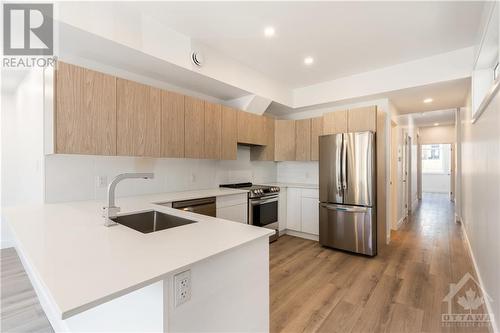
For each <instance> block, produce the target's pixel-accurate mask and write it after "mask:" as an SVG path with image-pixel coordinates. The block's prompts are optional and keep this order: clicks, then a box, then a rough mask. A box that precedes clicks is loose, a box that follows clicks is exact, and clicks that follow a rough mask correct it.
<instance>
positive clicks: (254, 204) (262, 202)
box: [250, 197, 279, 206]
mask: <svg viewBox="0 0 500 333" xmlns="http://www.w3.org/2000/svg"><path fill="white" fill-rule="evenodd" d="M278 200H279V199H278V197H274V198H270V199H258V200H255V199H252V201H250V204H251V205H252V206H256V205H260V204H265V203H270V202H276V201H278Z"/></svg>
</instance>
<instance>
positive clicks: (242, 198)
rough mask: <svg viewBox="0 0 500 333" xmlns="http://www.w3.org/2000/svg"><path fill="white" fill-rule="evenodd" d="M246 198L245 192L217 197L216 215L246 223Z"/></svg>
mask: <svg viewBox="0 0 500 333" xmlns="http://www.w3.org/2000/svg"><path fill="white" fill-rule="evenodd" d="M247 198H248V197H247V194H246V193H243V194H235V195H226V196H220V197H217V199H216V205H217V217H218V218H221V219H226V220H230V221H235V222H240V223H248V206H247V200H248V199H247Z"/></svg>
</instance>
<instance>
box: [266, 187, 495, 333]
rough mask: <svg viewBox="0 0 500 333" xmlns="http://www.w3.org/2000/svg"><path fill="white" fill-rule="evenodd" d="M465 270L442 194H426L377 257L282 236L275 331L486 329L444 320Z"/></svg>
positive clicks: (275, 261) (274, 276) (275, 274)
mask: <svg viewBox="0 0 500 333" xmlns="http://www.w3.org/2000/svg"><path fill="white" fill-rule="evenodd" d="M467 272H470V273H472V274H473V275H474V276H475V274H474V268H473V265H472V261H471V258H470V255H469V253H468V249H467V247H466V243H465V242H464V235H463V232H462V229H461V227H460V225H458V224H456V223H455V222H454V213H453V205H452V203H450V201H449V200H448V197H447V196H445V195H439V194H437V195H432V194H428V195H425V196H424V198H423V201H422V203H421V204H420V207H419V208H418V209H417V210H416V212H415V214H414V215H413V216H412V217H411V218H410V221H409V222H407V223H406V224H405V225H404V226H403V227H402V228H401V229H400V230H399V231H397V232H395V233H394V234H393V235H392V241H391V245H390V246H389V247H388V248H387V249H386V250H384V251H383V253H379V255H378V256H377V257H375V258H367V257H362V256H358V255H352V254H348V253H344V252H340V251H336V250H331V249H327V248H323V247H321V246H320V245H319V244H318V243H317V242H313V241H309V240H304V239H301V238H296V237H291V236H283V237H281V238H280V239H279V240H277V241H276V242H274V243H272V244H271V249H270V280H271V285H270V292H271V307H270V308H271V319H270V321H271V332H290V333H293V332H487V331H488V330H489V328H488V327H481V328H477V327H476V328H471V327H467V328H464V327H457V326H454V327H443V325H442V323H441V314H442V313H445V312H446V310H447V307H446V303H443V302H442V301H443V298H444V297H445V296H446V294H447V293H448V292H449V284H450V283H457V282H458V281H459V280H460V279H461V278H462V276H463V275H464V274H465V273H467ZM480 309H481V308H480ZM482 311H483V312H484V311H486V310H485V309H484V308H482ZM453 313H456V312H453Z"/></svg>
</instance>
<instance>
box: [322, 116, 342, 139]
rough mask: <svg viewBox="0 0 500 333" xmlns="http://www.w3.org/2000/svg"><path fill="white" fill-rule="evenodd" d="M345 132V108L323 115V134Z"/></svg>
mask: <svg viewBox="0 0 500 333" xmlns="http://www.w3.org/2000/svg"><path fill="white" fill-rule="evenodd" d="M345 132H347V110H342V111H334V112H329V113H325V114H324V115H323V134H324V135H326V134H337V133H345Z"/></svg>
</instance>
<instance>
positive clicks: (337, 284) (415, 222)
mask: <svg viewBox="0 0 500 333" xmlns="http://www.w3.org/2000/svg"><path fill="white" fill-rule="evenodd" d="M463 238H464V235H463V233H462V229H461V227H460V226H459V225H457V224H456V223H455V222H454V219H453V205H452V204H451V203H450V202H449V200H448V199H447V197H446V196H440V195H426V196H424V200H423V201H422V204H421V205H420V207H419V208H418V210H417V211H416V212H415V214H414V215H413V216H412V218H411V219H410V221H409V222H408V223H406V224H405V225H404V226H403V227H402V228H401V229H400V230H399V231H398V232H395V233H394V234H393V235H392V241H391V245H390V246H389V247H388V248H387V249H386V250H385V251H384V252H383V253H380V254H379V255H378V256H377V257H375V258H367V257H362V256H356V255H352V254H347V253H344V252H340V251H335V250H331V249H327V248H322V247H321V246H319V245H318V243H317V242H313V241H308V240H304V239H300V238H296V237H291V236H283V237H281V238H280V239H279V240H278V241H276V242H274V243H272V244H271V249H270V280H271V281H270V283H271V285H270V290H271V321H270V322H271V332H289V333H294V332H332V333H333V332H440V331H443V332H486V331H488V328H485V327H483V328H470V327H468V328H463V327H462V328H460V327H442V324H441V313H443V312H444V311H445V310H446V306H445V303H443V302H442V300H443V297H444V296H445V295H446V294H447V293H448V291H449V283H456V282H458V281H459V280H460V279H461V278H462V276H463V275H464V274H465V273H467V272H470V273H474V269H473V266H472V263H471V258H470V256H469V253H468V250H467V247H466V245H465V243H464V239H463ZM1 266H2V267H1V292H2V294H1V306H2V308H1V331H2V332H52V331H53V330H52V327H51V326H50V324H49V322H48V320H47V318H46V317H45V314H44V313H43V310H42V309H41V307H40V304H39V303H38V300H37V297H36V294H35V292H34V290H33V288H32V287H31V284H30V282H29V279H28V277H27V275H26V273H25V271H24V269H23V267H22V265H21V262H20V260H19V258H18V256H17V254H16V252H15V250H14V249H13V248H10V249H4V250H2V251H1ZM482 311H485V310H484V309H483V310H482Z"/></svg>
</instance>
